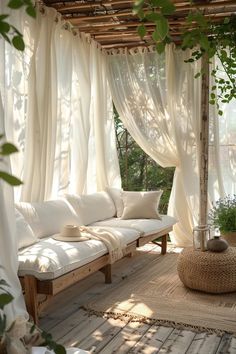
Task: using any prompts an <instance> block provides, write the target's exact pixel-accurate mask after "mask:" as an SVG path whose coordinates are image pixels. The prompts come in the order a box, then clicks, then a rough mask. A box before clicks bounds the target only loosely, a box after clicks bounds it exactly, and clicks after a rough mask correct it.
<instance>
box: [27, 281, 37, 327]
mask: <svg viewBox="0 0 236 354" xmlns="http://www.w3.org/2000/svg"><path fill="white" fill-rule="evenodd" d="M24 285H25V303H26V308H27V311H28V312H29V314H30V315H31V316H32V317H33V320H34V322H35V324H38V320H39V319H38V299H37V279H36V278H35V277H34V276H32V275H26V276H25V277H24Z"/></svg>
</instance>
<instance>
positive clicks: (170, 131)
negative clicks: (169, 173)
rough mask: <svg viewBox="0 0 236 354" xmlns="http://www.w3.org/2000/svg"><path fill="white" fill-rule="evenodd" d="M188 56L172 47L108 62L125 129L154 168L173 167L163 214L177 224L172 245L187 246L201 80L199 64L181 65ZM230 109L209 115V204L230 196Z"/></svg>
mask: <svg viewBox="0 0 236 354" xmlns="http://www.w3.org/2000/svg"><path fill="white" fill-rule="evenodd" d="M189 57H190V53H189V52H188V51H185V52H183V51H181V50H177V49H175V47H174V46H173V45H170V46H167V48H166V52H165V54H163V55H158V54H157V53H156V52H155V50H154V51H153V49H152V48H149V49H142V48H136V49H133V50H130V51H129V52H128V51H127V50H119V51H115V50H113V51H111V52H110V55H109V57H108V73H109V74H108V77H109V83H110V86H111V90H112V96H113V100H114V102H115V105H116V108H117V110H118V112H119V114H120V116H121V118H122V120H123V122H124V124H125V126H126V127H127V129H128V130H129V132H130V133H131V135H132V136H133V138H134V139H135V140H136V142H137V143H138V144H139V145H140V146H141V147H142V148H143V150H144V151H145V152H146V153H147V154H149V155H150V156H151V157H152V158H153V159H154V160H155V161H156V162H157V163H158V164H160V165H161V166H163V167H168V166H175V167H176V169H175V176H174V181H173V188H172V192H171V197H170V203H169V210H168V213H169V214H170V215H173V216H175V217H176V218H177V220H178V221H179V222H178V224H177V225H176V226H175V227H174V234H173V235H172V240H173V242H174V243H175V244H177V245H180V246H187V245H191V244H192V227H193V225H194V224H198V211H199V134H200V121H201V114H200V98H201V81H200V80H199V79H198V80H196V79H194V75H195V74H196V73H197V72H198V71H200V65H201V63H200V62H197V63H192V64H189V63H185V62H184V60H185V59H188V58H189ZM235 108H236V106H235V102H234V103H232V104H231V105H229V106H227V109H226V107H222V109H223V111H224V118H223V119H221V118H220V119H218V117H217V115H216V111H215V110H212V114H211V127H210V138H211V144H210V162H209V165H210V171H209V190H210V197H209V205H210V202H211V201H212V200H215V199H217V198H218V197H219V196H221V195H222V194H224V193H232V192H234V191H235V173H236V172H235V152H236V151H235V146H234V145H232V143H233V140H232V139H233V137H234V136H235V126H234V125H233V118H232V117H233V116H234V112H235ZM229 144H230V145H229ZM233 144H234V143H233Z"/></svg>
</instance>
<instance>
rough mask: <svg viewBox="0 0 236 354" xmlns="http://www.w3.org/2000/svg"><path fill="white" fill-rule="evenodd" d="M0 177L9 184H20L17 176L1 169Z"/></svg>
mask: <svg viewBox="0 0 236 354" xmlns="http://www.w3.org/2000/svg"><path fill="white" fill-rule="evenodd" d="M0 179H3V180H4V181H5V182H7V183H9V184H10V185H11V186H19V185H20V184H22V182H21V180H19V179H18V178H17V177H15V176H12V175H10V174H9V173H7V172H3V171H0Z"/></svg>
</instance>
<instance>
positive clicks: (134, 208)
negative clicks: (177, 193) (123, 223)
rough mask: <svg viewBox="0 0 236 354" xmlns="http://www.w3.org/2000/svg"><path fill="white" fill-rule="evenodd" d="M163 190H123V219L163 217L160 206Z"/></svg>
mask: <svg viewBox="0 0 236 354" xmlns="http://www.w3.org/2000/svg"><path fill="white" fill-rule="evenodd" d="M161 195H162V191H153V192H125V191H123V192H122V199H123V203H124V210H123V213H122V215H121V219H161V217H160V215H159V213H158V207H159V202H160V198H161Z"/></svg>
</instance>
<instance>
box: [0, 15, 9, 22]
mask: <svg viewBox="0 0 236 354" xmlns="http://www.w3.org/2000/svg"><path fill="white" fill-rule="evenodd" d="M8 17H9V15H0V21H2V20H5V19H6V18H8Z"/></svg>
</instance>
